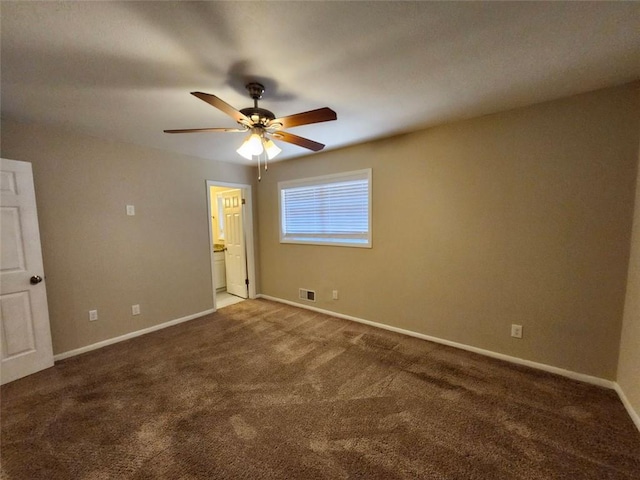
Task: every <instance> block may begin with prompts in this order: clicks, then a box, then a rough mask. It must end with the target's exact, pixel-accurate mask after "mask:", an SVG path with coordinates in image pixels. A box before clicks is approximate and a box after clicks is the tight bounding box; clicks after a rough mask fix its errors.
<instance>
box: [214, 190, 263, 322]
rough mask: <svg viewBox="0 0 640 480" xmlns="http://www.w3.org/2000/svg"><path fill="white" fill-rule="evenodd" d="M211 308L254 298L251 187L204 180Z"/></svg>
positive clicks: (215, 308)
mask: <svg viewBox="0 0 640 480" xmlns="http://www.w3.org/2000/svg"><path fill="white" fill-rule="evenodd" d="M207 207H208V211H209V240H210V242H209V245H210V252H211V284H212V295H213V308H214V310H217V309H218V308H223V307H225V306H228V305H232V304H234V303H238V302H241V301H242V300H244V299H246V298H255V296H256V288H255V263H254V254H253V253H254V246H253V244H254V242H253V209H252V201H251V186H250V185H244V184H235V183H226V182H216V181H214V180H209V181H207Z"/></svg>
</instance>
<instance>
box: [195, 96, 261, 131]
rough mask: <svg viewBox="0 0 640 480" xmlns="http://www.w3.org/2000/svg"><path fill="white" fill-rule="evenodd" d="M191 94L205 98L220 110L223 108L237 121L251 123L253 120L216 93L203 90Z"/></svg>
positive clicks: (201, 98)
mask: <svg viewBox="0 0 640 480" xmlns="http://www.w3.org/2000/svg"><path fill="white" fill-rule="evenodd" d="M191 95H194V96H196V97H198V98H199V99H200V100H204V101H205V102H207V103H208V104H209V105H212V106H214V107H216V108H217V109H218V110H222V111H223V112H224V113H226V114H227V115H229V116H230V117H231V118H233V119H234V120H235V121H236V122H238V123H242V124H246V125H251V120H250V119H249V117H247V116H246V115H245V114H244V113H242V112H240V111H238V110H236V109H235V108H233V107H232V106H231V105H229V104H228V103H227V102H225V101H223V100H220V99H219V98H218V97H216V96H215V95H211V94H210V93H202V92H191Z"/></svg>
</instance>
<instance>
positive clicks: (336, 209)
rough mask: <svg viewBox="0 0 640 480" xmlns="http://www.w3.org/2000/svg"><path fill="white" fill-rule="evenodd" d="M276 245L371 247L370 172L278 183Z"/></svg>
mask: <svg viewBox="0 0 640 480" xmlns="http://www.w3.org/2000/svg"><path fill="white" fill-rule="evenodd" d="M278 194H279V197H280V242H282V243H310V244H315V245H343V246H350V247H369V248H370V247H371V169H370V168H369V169H366V170H358V171H355V172H347V173H340V174H336V175H325V176H322V177H314V178H306V179H302V180H292V181H287V182H279V183H278Z"/></svg>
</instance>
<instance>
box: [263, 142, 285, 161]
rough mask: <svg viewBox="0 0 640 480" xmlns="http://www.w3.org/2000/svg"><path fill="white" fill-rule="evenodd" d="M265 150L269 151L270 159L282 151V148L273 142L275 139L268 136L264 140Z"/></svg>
mask: <svg viewBox="0 0 640 480" xmlns="http://www.w3.org/2000/svg"><path fill="white" fill-rule="evenodd" d="M264 151H265V152H267V157H269V160H272V159H274V158H275V157H276V156H277V155H278V154H279V153H280V152H281V151H282V149H281V148H279V147H278V146H277V145H276V144H275V143H273V140H271V139H270V138H268V139H266V140H265V141H264Z"/></svg>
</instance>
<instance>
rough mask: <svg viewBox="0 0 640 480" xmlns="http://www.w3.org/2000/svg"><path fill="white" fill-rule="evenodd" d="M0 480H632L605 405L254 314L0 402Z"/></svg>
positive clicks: (638, 437)
mask: <svg viewBox="0 0 640 480" xmlns="http://www.w3.org/2000/svg"><path fill="white" fill-rule="evenodd" d="M0 393H1V395H2V409H1V413H2V437H1V440H2V446H1V447H2V451H1V457H0V459H1V461H2V472H3V474H2V477H3V478H5V479H12V480H13V479H20V480H22V479H47V480H55V479H74V480H75V479H347V478H359V479H386V480H390V479H414V478H420V479H483V480H485V479H490V480H492V479H572V480H578V479H597V480H602V479H638V478H640V433H639V432H638V431H637V430H636V429H635V427H634V425H633V423H632V422H631V420H630V419H629V417H628V415H627V413H626V412H625V410H624V407H623V405H622V404H621V402H620V401H619V399H618V398H617V396H616V394H615V392H613V391H610V390H606V389H602V388H598V387H594V386H590V385H586V384H583V383H580V382H575V381H572V380H568V379H566V378H562V377H558V376H555V375H552V374H548V373H544V372H539V371H535V370H531V369H528V368H524V367H519V366H514V365H511V364H508V363H504V362H501V361H498V360H493V359H489V358H485V357H482V356H479V355H475V354H472V353H468V352H464V351H460V350H456V349H453V348H450V347H445V346H441V345H437V344H433V343H430V342H426V341H422V340H417V339H414V338H410V337H405V336H402V335H398V334H394V333H390V332H386V331H384V330H379V329H375V328H372V327H368V326H365V325H360V324H357V323H353V322H349V321H345V320H340V319H335V318H332V317H329V316H326V315H322V314H317V313H314V312H310V311H307V310H302V309H297V308H294V307H290V306H286V305H281V304H278V303H274V302H269V301H266V300H251V301H246V302H243V303H240V304H237V305H232V306H230V307H226V308H224V309H222V310H220V311H219V312H218V313H216V314H213V315H209V316H207V317H203V318H201V319H197V320H193V321H190V322H187V323H184V324H181V325H178V326H175V327H171V328H167V329H164V330H161V331H158V332H155V333H152V334H149V335H145V336H143V337H139V338H136V339H133V340H130V341H127V342H122V343H119V344H117V345H112V346H110V347H106V348H103V349H101V350H97V351H94V352H90V353H88V354H85V355H81V356H77V357H74V358H70V359H68V360H64V361H61V362H59V363H57V364H56V366H55V367H53V368H51V369H48V370H45V371H43V372H40V373H37V374H35V375H32V376H30V377H27V378H24V379H22V380H18V381H16V382H13V383H11V384H9V385H6V386H4V387H2V389H1V391H0Z"/></svg>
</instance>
